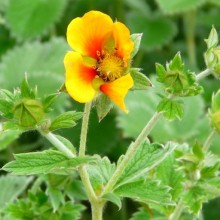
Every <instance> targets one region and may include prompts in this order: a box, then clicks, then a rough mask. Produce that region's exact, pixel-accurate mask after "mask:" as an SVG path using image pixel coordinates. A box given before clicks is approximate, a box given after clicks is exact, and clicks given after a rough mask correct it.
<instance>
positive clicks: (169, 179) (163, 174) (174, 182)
mask: <svg viewBox="0 0 220 220" xmlns="http://www.w3.org/2000/svg"><path fill="white" fill-rule="evenodd" d="M156 176H157V178H158V179H159V180H161V181H162V183H163V184H165V185H167V186H169V187H170V188H171V190H170V193H171V195H172V198H173V200H176V199H178V198H179V196H180V194H181V192H182V191H183V181H184V176H183V172H182V171H181V170H177V168H176V163H175V157H174V154H171V155H169V156H168V157H167V158H166V159H165V160H164V161H162V162H161V163H160V164H159V166H158V167H157V169H156Z"/></svg>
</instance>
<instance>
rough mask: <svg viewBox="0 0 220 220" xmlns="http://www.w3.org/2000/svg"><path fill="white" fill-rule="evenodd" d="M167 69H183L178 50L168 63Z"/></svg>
mask: <svg viewBox="0 0 220 220" xmlns="http://www.w3.org/2000/svg"><path fill="white" fill-rule="evenodd" d="M169 69H170V70H174V71H175V70H179V71H183V69H184V64H183V61H182V59H181V55H180V52H178V53H177V54H176V55H175V56H174V58H173V59H172V60H171V62H170V63H169Z"/></svg>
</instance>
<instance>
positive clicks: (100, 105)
mask: <svg viewBox="0 0 220 220" xmlns="http://www.w3.org/2000/svg"><path fill="white" fill-rule="evenodd" d="M94 104H95V107H96V110H97V114H98V117H99V122H100V121H101V120H102V119H103V118H104V117H105V116H106V115H107V114H108V113H109V111H110V110H111V108H112V107H113V103H112V101H111V100H110V99H109V97H108V96H106V95H105V94H101V95H99V97H97V99H96V100H95V103H94Z"/></svg>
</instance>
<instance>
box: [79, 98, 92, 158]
mask: <svg viewBox="0 0 220 220" xmlns="http://www.w3.org/2000/svg"><path fill="white" fill-rule="evenodd" d="M91 106H92V102H88V103H86V104H85V109H84V115H83V119H82V129H81V135H80V146H79V156H81V157H83V156H85V152H86V140H87V133H88V124H89V115H90V110H91Z"/></svg>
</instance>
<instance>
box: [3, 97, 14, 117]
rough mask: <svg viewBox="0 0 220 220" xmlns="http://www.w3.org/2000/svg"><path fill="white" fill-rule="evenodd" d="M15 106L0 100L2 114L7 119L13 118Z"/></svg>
mask: <svg viewBox="0 0 220 220" xmlns="http://www.w3.org/2000/svg"><path fill="white" fill-rule="evenodd" d="M13 106H14V104H13V102H11V101H8V100H5V99H0V114H2V115H3V116H4V117H6V118H11V117H12V115H13V114H12V110H13Z"/></svg>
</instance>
